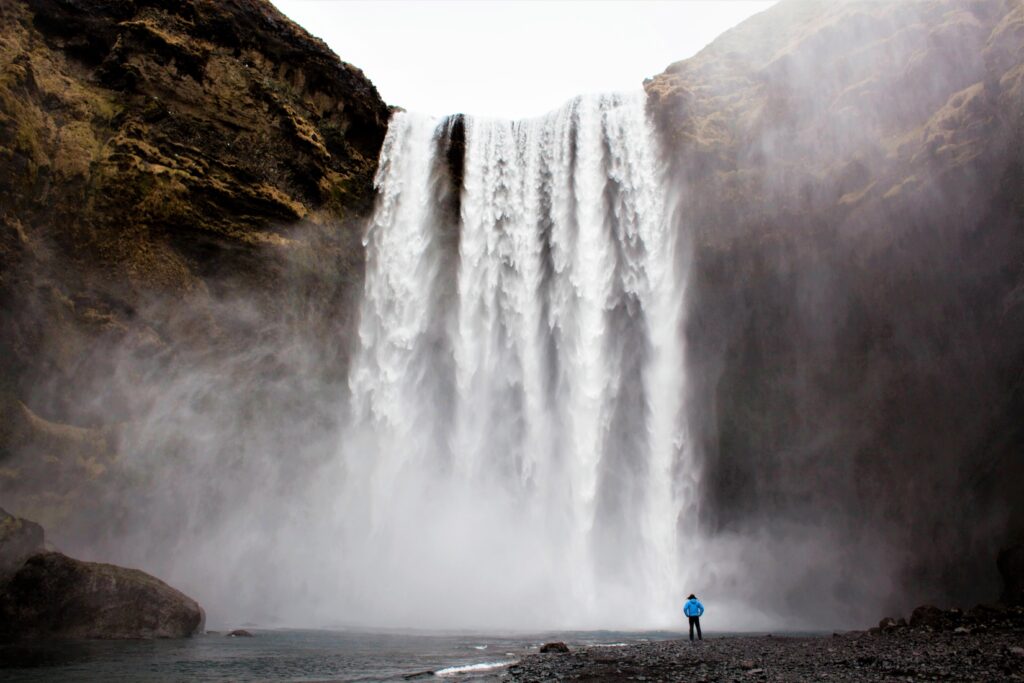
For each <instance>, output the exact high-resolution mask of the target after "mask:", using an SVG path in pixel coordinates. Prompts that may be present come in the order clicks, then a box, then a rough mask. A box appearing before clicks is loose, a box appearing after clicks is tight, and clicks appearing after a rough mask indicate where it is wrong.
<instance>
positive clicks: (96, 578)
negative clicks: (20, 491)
mask: <svg viewBox="0 0 1024 683" xmlns="http://www.w3.org/2000/svg"><path fill="white" fill-rule="evenodd" d="M204 622H205V615H204V613H203V610H202V608H201V607H200V606H199V604H198V603H197V602H196V601H195V600H193V599H192V598H190V597H188V596H187V595H185V594H184V593H181V592H180V591H177V590H175V589H174V588H171V587H170V586H168V585H167V584H166V583H164V582H163V581H161V580H159V579H157V578H155V577H153V576H150V575H149V574H147V573H145V572H142V571H139V570H138V569H128V568H125V567H118V566H116V565H112V564H102V563H99V562H83V561H81V560H75V559H72V558H70V557H67V556H65V555H62V554H61V553H56V552H45V553H40V554H37V555H33V556H32V557H30V558H29V559H28V560H26V561H25V563H24V564H23V565H22V566H21V568H20V569H18V571H17V572H15V573H14V574H13V575H12V576H11V577H10V578H9V579H8V581H7V582H6V583H5V584H4V585H3V586H2V587H0V640H13V639H16V638H39V637H57V638H102V639H134V638H184V637H187V636H191V635H194V634H196V633H201V632H202V629H203V625H204Z"/></svg>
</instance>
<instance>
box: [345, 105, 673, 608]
mask: <svg viewBox="0 0 1024 683" xmlns="http://www.w3.org/2000/svg"><path fill="white" fill-rule="evenodd" d="M463 144H464V150H463V149H462V145H463ZM377 187H378V192H379V199H378V206H377V210H376V213H375V215H374V218H373V221H372V224H371V226H370V228H369V230H368V233H367V237H366V247H367V271H366V282H365V291H364V300H363V302H362V309H361V322H360V327H359V349H358V351H357V353H356V356H355V359H354V362H353V367H352V370H351V376H350V389H351V393H352V396H351V415H350V420H349V427H348V429H347V436H346V438H345V442H344V446H343V455H344V466H345V476H344V480H345V485H344V486H345V490H344V491H342V492H340V493H339V496H340V499H341V500H343V501H344V503H343V508H344V513H343V516H344V518H345V521H344V529H345V532H344V538H343V539H341V541H340V542H341V547H342V548H343V552H344V553H345V556H346V559H345V568H344V574H345V579H346V586H345V588H344V589H343V590H344V592H345V594H346V596H347V597H346V607H347V608H348V609H349V610H352V611H353V612H354V613H357V614H372V615H373V619H374V621H377V622H379V623H382V624H394V623H399V624H404V625H408V626H416V625H431V626H464V627H472V626H481V625H495V624H499V625H503V626H521V627H540V628H552V627H595V626H615V627H622V626H627V625H637V626H652V625H660V624H669V623H674V622H675V621H677V620H678V615H677V612H678V603H679V598H680V597H681V591H682V590H684V589H685V586H684V580H685V579H686V576H685V575H681V574H680V570H681V569H682V567H681V566H680V562H679V558H680V553H679V547H678V543H679V540H678V539H679V538H680V534H681V532H684V531H685V525H686V524H687V520H686V516H685V515H683V514H682V512H683V503H684V502H685V501H684V500H683V498H684V497H685V495H684V494H685V492H684V491H681V490H678V489H677V488H676V482H679V481H683V480H685V476H681V475H685V474H686V471H685V470H686V457H685V453H684V450H685V421H684V419H683V418H682V417H681V416H682V415H683V411H682V407H683V406H682V401H683V396H684V380H685V378H684V376H683V372H682V367H683V362H682V360H683V348H682V337H681V334H680V323H681V320H680V315H681V313H680V311H681V308H682V301H683V296H682V291H681V289H682V286H683V285H682V283H683V280H684V278H683V273H681V272H679V268H678V266H677V263H678V259H677V258H676V256H675V255H676V251H677V250H676V243H675V240H676V237H675V235H674V234H672V232H671V231H669V230H668V229H667V221H666V210H665V206H664V199H663V197H664V192H663V187H662V182H661V178H660V172H659V164H658V156H657V154H656V150H655V146H654V137H653V134H652V130H651V128H650V124H649V122H648V120H647V117H646V115H645V111H644V97H643V94H642V93H637V94H635V95H628V96H603V97H584V98H579V99H576V100H574V101H573V102H571V103H569V104H568V105H566V106H565V107H563V108H562V109H561V110H559V111H557V112H554V113H552V114H550V115H547V116H545V117H542V118H538V119H533V120H528V121H518V122H510V121H496V120H484V119H475V118H466V119H463V118H461V117H456V118H449V119H444V120H440V121H438V120H435V119H431V118H429V117H426V116H420V115H416V114H411V113H405V112H400V113H396V114H395V115H394V117H393V119H392V122H391V126H390V129H389V132H388V135H387V139H386V141H385V143H384V148H383V150H382V152H381V159H380V169H379V171H378V176H377Z"/></svg>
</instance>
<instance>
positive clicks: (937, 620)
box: [910, 605, 946, 628]
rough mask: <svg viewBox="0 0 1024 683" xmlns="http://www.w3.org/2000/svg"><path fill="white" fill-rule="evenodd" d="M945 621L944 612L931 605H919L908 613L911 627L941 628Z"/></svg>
mask: <svg viewBox="0 0 1024 683" xmlns="http://www.w3.org/2000/svg"><path fill="white" fill-rule="evenodd" d="M945 621H946V618H945V613H944V612H943V611H942V610H941V609H939V608H938V607H935V606H933V605H921V606H920V607H918V608H916V609H915V610H914V612H913V613H912V614H911V615H910V626H911V627H912V628H924V627H926V626H927V627H930V628H941V627H942V625H943V624H944V623H945Z"/></svg>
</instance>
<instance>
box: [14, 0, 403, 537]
mask: <svg viewBox="0 0 1024 683" xmlns="http://www.w3.org/2000/svg"><path fill="white" fill-rule="evenodd" d="M0 22H2V26H3V29H2V31H0V74H2V76H0V187H2V188H3V193H2V196H0V315H2V317H3V321H4V322H3V326H2V329H0V382H2V384H0V424H2V426H0V493H5V494H7V496H8V501H9V502H10V501H11V498H10V497H11V496H15V497H18V500H19V504H21V505H22V507H21V508H20V509H21V511H22V512H25V513H30V514H31V516H34V517H36V518H38V519H41V520H42V521H44V522H45V523H48V524H49V523H52V522H56V519H57V518H59V517H61V516H63V515H64V513H66V512H67V510H68V509H70V508H69V506H74V505H76V504H77V503H76V502H75V501H81V500H88V499H89V498H90V495H89V494H86V493H83V492H82V490H81V487H82V486H83V482H86V483H87V482H95V481H97V480H99V479H102V478H103V477H104V476H105V475H106V473H108V471H109V468H110V464H111V462H112V461H113V460H114V459H115V458H116V457H117V455H118V452H119V450H120V449H121V436H120V435H121V434H122V430H123V429H124V428H125V426H126V425H131V424H132V423H133V420H134V419H135V418H136V417H137V416H138V415H139V414H140V413H141V412H144V411H145V410H147V409H148V407H149V406H147V405H143V404H145V403H146V400H143V401H140V394H139V393H138V392H137V391H136V389H138V388H144V387H151V394H163V393H165V392H166V385H167V380H168V378H169V376H171V375H173V373H174V372H180V371H182V370H181V369H182V368H187V367H195V366H197V365H204V366H206V367H209V366H211V365H214V366H215V365H216V364H217V363H218V362H220V361H219V360H218V359H224V358H234V359H239V358H240V357H245V360H244V361H236V365H235V366H233V369H232V370H231V371H230V372H237V373H246V372H248V373H249V374H261V375H262V376H263V378H264V380H265V381H263V382H254V384H253V393H252V394H251V399H252V401H253V402H259V401H262V402H263V403H264V404H265V407H271V408H272V407H273V406H285V408H282V410H281V411H279V412H281V413H284V412H287V411H288V410H292V411H301V410H302V409H303V408H304V407H305V400H307V399H308V397H306V398H305V399H303V397H297V396H296V395H295V392H294V391H290V390H289V389H288V387H284V386H282V383H280V382H278V383H276V384H275V383H274V382H273V381H270V380H267V377H268V376H273V377H276V378H278V379H280V378H281V377H282V376H283V375H284V374H286V372H287V369H286V368H285V366H286V365H287V363H288V361H287V360H283V359H282V357H276V356H269V355H268V354H267V353H265V352H255V351H253V352H252V353H250V354H249V356H247V357H246V355H245V354H246V353H247V352H248V351H249V350H250V349H254V348H255V347H257V346H260V344H259V342H267V343H264V344H262V346H260V348H262V349H265V348H276V349H280V348H285V347H287V346H288V344H289V341H288V340H292V341H294V339H295V338H296V336H297V335H302V336H303V338H304V339H307V340H323V343H321V344H319V345H318V346H316V345H313V346H309V347H308V348H311V349H312V348H314V346H315V353H317V354H321V355H320V356H319V357H318V361H319V362H320V363H321V365H320V367H321V368H322V372H323V373H324V375H325V376H327V377H328V379H329V378H330V377H333V378H335V379H337V378H340V377H343V376H344V374H345V363H346V353H347V347H346V345H345V344H344V343H340V342H338V341H337V340H338V339H345V338H346V337H348V336H350V327H349V319H350V317H351V313H352V309H351V306H350V304H351V303H352V302H353V301H354V300H355V296H353V293H352V288H353V287H354V286H357V285H358V284H359V282H360V281H361V273H362V267H363V266H362V263H363V256H362V247H361V243H360V239H361V230H362V221H363V219H364V217H365V215H366V214H367V212H368V211H369V209H370V208H371V206H372V202H373V189H372V179H373V174H374V172H375V169H376V163H377V154H378V151H379V148H380V146H381V143H382V141H383V137H384V133H385V131H386V126H387V119H388V116H389V111H388V109H387V107H386V106H385V105H384V103H383V102H382V101H381V99H380V97H379V96H378V94H377V92H376V90H375V88H374V87H373V85H372V84H371V83H370V82H369V81H368V80H367V79H366V77H365V76H364V75H363V74H362V72H360V71H359V70H358V69H356V68H354V67H352V66H350V65H348V64H345V63H343V62H341V61H339V60H338V58H337V57H336V56H335V55H334V54H333V53H331V52H330V51H329V50H328V49H327V47H326V46H325V45H324V44H323V43H322V42H320V41H318V40H316V39H314V38H312V37H310V36H309V35H308V34H307V33H306V32H305V31H303V30H302V29H300V28H299V27H298V26H296V25H294V24H293V23H291V22H290V21H289V20H287V19H286V18H285V17H284V16H282V15H281V14H279V13H278V12H277V11H276V10H275V9H274V8H273V7H272V6H271V5H270V4H269V3H267V2H262V1H260V0H230V1H228V2H209V1H205V0H189V1H186V2H165V1H162V0H111V1H109V2H86V1H79V0H3V1H2V2H0ZM239 297H243V298H244V305H239V304H238V301H237V299H238V298H239ZM243 309H244V310H243ZM268 340H272V343H271V342H270V341H268ZM328 342H329V343H328ZM238 362H241V363H244V364H245V367H239V366H238V365H237V363H238ZM156 368H159V369H157V370H154V369H156ZM147 369H148V370H147ZM224 370H225V372H229V371H228V370H227V368H225V369H224ZM147 373H148V374H147ZM115 380H116V381H115ZM260 386H263V387H265V388H264V389H260ZM128 388H131V391H128V390H127V389H128ZM143 395H144V394H143ZM151 398H152V396H151ZM271 412H273V411H271ZM282 419H283V416H282ZM30 491H44V492H45V493H40V494H38V495H36V494H31V495H30V494H29V493H28V492H30ZM94 493H95V492H94ZM26 505H27V506H28V507H25V506H26Z"/></svg>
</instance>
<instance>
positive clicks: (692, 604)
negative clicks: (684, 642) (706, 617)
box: [683, 593, 704, 641]
mask: <svg viewBox="0 0 1024 683" xmlns="http://www.w3.org/2000/svg"><path fill="white" fill-rule="evenodd" d="M683 614H685V615H686V616H687V618H688V619H689V620H690V640H691V641H692V640H693V627H694V626H696V627H697V638H699V639H700V640H704V635H703V634H702V633H701V632H700V615H702V614H704V605H702V604H701V602H700V600H698V599H697V596H696V595H694V594H693V593H690V597H688V598H686V604H685V605H683Z"/></svg>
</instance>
